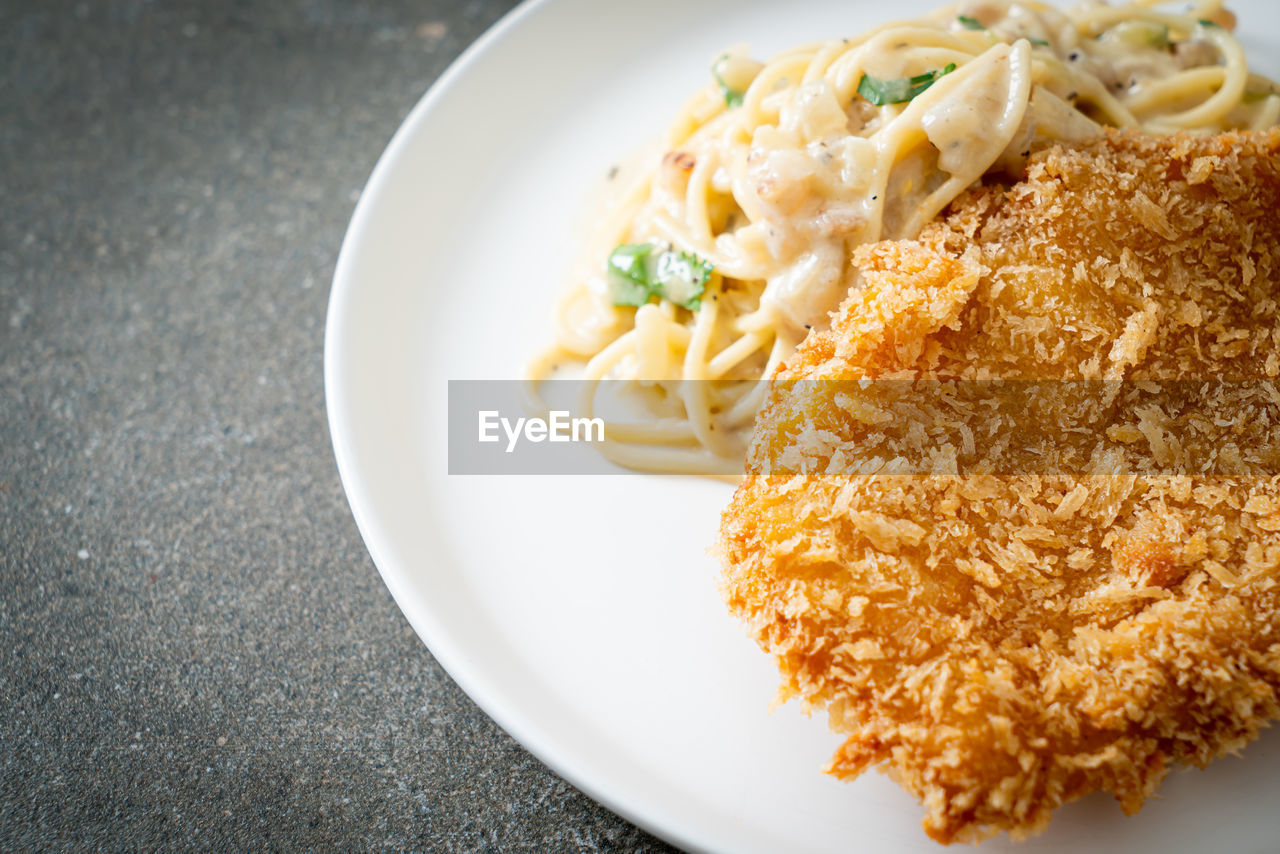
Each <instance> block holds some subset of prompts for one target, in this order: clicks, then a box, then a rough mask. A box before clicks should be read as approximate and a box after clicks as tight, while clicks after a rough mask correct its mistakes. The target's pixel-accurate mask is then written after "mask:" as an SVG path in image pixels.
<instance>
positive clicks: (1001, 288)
mask: <svg viewBox="0 0 1280 854" xmlns="http://www.w3.org/2000/svg"><path fill="white" fill-rule="evenodd" d="M1278 152H1280V132H1277V131H1270V132H1259V133H1251V134H1250V133H1233V134H1224V135H1220V136H1214V137H1204V136H1194V135H1178V136H1172V137H1161V138H1157V137H1148V136H1142V135H1138V134H1131V133H1118V132H1115V133H1108V135H1107V136H1105V137H1102V138H1099V139H1097V140H1095V141H1091V142H1087V143H1083V144H1077V145H1074V146H1064V147H1054V148H1050V149H1047V150H1044V151H1041V152H1039V153H1037V154H1035V155H1033V156H1032V157H1031V159H1030V161H1029V163H1028V166H1027V174H1026V176H1025V178H1024V180H1022V181H1021V182H1019V183H1017V184H1015V185H1013V186H1011V187H1008V188H985V189H980V190H976V191H973V192H971V193H969V194H968V195H966V196H965V197H963V198H961V199H960V200H958V201H957V202H956V203H954V204H953V205H952V207H951V208H950V210H949V212H948V213H947V214H946V215H945V216H944V217H943V218H942V219H941V220H940V221H938V222H937V223H935V224H933V225H932V226H930V227H929V228H928V229H926V231H925V232H924V233H923V234H921V235H920V237H919V239H918V240H916V241H901V242H894V243H880V244H876V245H874V246H869V247H864V248H862V249H860V250H858V252H857V254H856V258H855V263H856V264H857V265H858V266H859V267H860V268H861V271H862V276H863V279H864V281H865V287H863V288H862V289H861V290H859V291H857V292H855V293H853V294H851V295H850V296H849V298H848V299H847V301H846V302H845V303H844V305H843V306H842V307H841V310H840V311H839V312H838V314H837V315H836V316H835V317H834V320H833V323H832V326H831V328H830V330H828V331H824V332H817V331H815V332H814V333H811V334H810V336H809V337H808V339H806V341H805V342H804V344H803V345H802V346H801V348H800V349H799V351H798V352H797V353H796V354H795V356H794V357H793V358H792V359H791V360H789V362H788V363H787V365H786V366H785V368H784V370H783V371H782V373H781V375H780V379H782V380H820V381H825V380H871V379H877V380H878V379H885V378H908V379H910V378H928V377H960V378H976V379H981V378H1017V379H1037V380H1046V379H1048V380H1057V379H1065V380H1076V379H1080V380H1106V379H1115V378H1121V377H1123V378H1124V379H1125V380H1126V381H1132V380H1135V379H1137V380H1141V379H1142V378H1144V377H1148V378H1164V379H1169V378H1203V377H1224V376H1226V377H1231V378H1234V379H1241V380H1258V381H1263V380H1267V379H1268V378H1272V377H1275V376H1276V373H1277V368H1278V367H1280V364H1278V363H1277V359H1276V356H1275V354H1276V351H1277V349H1278V348H1280V347H1278V345H1280V308H1278V304H1277V291H1278V290H1280V216H1278V215H1277V211H1280V156H1278ZM844 385H847V384H841V385H839V386H837V384H834V383H832V384H830V385H829V386H822V385H814V386H808V387H806V388H807V391H806V392H805V393H803V394H801V393H798V392H797V391H796V390H797V389H798V388H799V386H797V385H796V384H789V383H786V382H783V383H778V384H776V386H775V390H774V393H773V395H772V397H771V399H770V402H769V404H768V407H767V409H766V410H765V412H764V413H763V414H762V416H761V418H760V419H759V420H758V422H757V428H756V431H757V432H756V435H755V439H754V442H753V445H752V449H751V451H750V456H749V468H748V470H749V472H751V473H750V474H748V476H747V478H746V479H745V481H744V482H743V483H742V485H741V486H740V487H739V489H738V490H737V492H736V494H735V495H734V498H733V501H732V503H731V504H730V506H729V508H728V509H727V510H726V512H725V514H724V518H723V522H722V529H721V538H720V544H719V551H720V554H721V559H722V562H723V565H724V576H723V591H724V595H725V598H726V601H727V603H728V605H729V607H730V609H731V610H732V612H733V613H734V614H736V615H738V616H739V617H740V618H741V619H742V620H743V621H744V622H745V624H746V626H747V627H748V629H749V630H750V632H751V633H752V634H753V635H754V636H755V638H756V639H757V640H758V641H759V643H760V644H761V646H762V647H763V648H764V649H765V650H767V651H768V652H770V653H772V654H773V655H774V656H775V657H776V659H777V662H778V666H779V669H780V671H781V675H782V687H781V690H780V696H781V697H794V698H799V699H800V700H801V701H802V702H803V703H805V704H806V705H808V706H812V707H824V708H825V709H826V710H827V713H828V715H829V719H830V724H831V726H832V728H833V729H834V730H835V731H836V732H838V733H840V734H842V735H843V736H844V737H845V741H844V743H843V745H842V746H841V747H840V749H839V750H838V751H837V752H836V754H835V756H833V757H832V759H831V761H830V763H829V765H828V766H827V770H828V771H829V772H830V773H832V774H835V775H836V776H839V777H842V778H851V777H855V776H857V775H859V774H861V773H862V772H863V771H865V770H867V769H869V768H873V767H875V768H879V769H881V770H883V771H885V772H886V773H888V774H889V775H890V776H892V777H893V778H894V779H895V780H897V781H898V782H899V783H900V784H901V785H902V786H903V787H905V788H906V789H907V790H908V791H910V792H912V793H913V794H915V795H916V796H917V797H918V798H919V799H920V801H921V803H922V804H923V805H924V808H925V810H926V817H925V819H924V828H925V830H926V831H927V832H928V834H929V835H930V836H931V837H933V838H934V839H936V840H937V841H939V842H943V843H949V842H953V841H971V840H977V839H981V838H984V837H986V836H989V835H992V834H994V833H998V832H1000V831H1005V832H1007V833H1008V834H1009V835H1010V836H1012V837H1014V838H1022V837H1026V836H1029V835H1031V834H1034V833H1038V832H1039V831H1041V830H1043V829H1044V828H1045V826H1046V825H1047V824H1048V822H1049V819H1050V816H1051V814H1052V812H1053V810H1054V809H1055V808H1056V807H1058V806H1060V805H1061V804H1063V803H1066V802H1068V801H1071V800H1073V799H1075V798H1079V797H1081V796H1083V795H1085V794H1088V793H1090V792H1093V791H1096V790H1105V791H1108V792H1110V793H1111V794H1113V795H1114V796H1115V797H1116V799H1117V800H1118V801H1119V802H1120V806H1121V808H1122V809H1123V810H1124V811H1125V812H1126V813H1133V812H1136V811H1137V810H1138V809H1139V808H1140V807H1141V806H1142V804H1143V802H1144V801H1145V800H1146V799H1147V798H1148V797H1150V796H1151V794H1152V793H1153V792H1154V791H1155V790H1156V787H1157V786H1158V785H1159V784H1160V782H1161V780H1162V779H1163V778H1164V777H1165V775H1166V774H1167V773H1168V772H1169V770H1170V768H1172V767H1173V766H1175V765H1177V764H1192V765H1199V766H1203V765H1204V764H1206V763H1208V762H1209V761H1211V760H1212V759H1214V758H1215V757H1218V756H1221V755H1222V754H1224V753H1226V752H1230V751H1235V750H1238V749H1239V748H1241V747H1242V746H1244V745H1245V744H1247V743H1248V742H1249V741H1251V740H1252V739H1254V738H1255V737H1256V736H1257V734H1258V731H1259V729H1260V728H1261V727H1263V726H1266V725H1267V723H1268V722H1269V721H1270V720H1272V719H1274V718H1276V717H1277V715H1278V714H1280V703H1278V697H1280V694H1278V691H1280V478H1277V477H1276V476H1274V475H1273V474H1270V473H1268V472H1266V471H1264V470H1263V468H1262V467H1261V466H1262V465H1263V463H1266V464H1267V465H1271V463H1273V462H1274V460H1271V458H1263V457H1256V456H1251V454H1254V452H1255V447H1254V445H1251V444H1250V443H1249V442H1245V441H1236V440H1235V439H1233V438H1232V436H1233V435H1234V434H1232V431H1233V430H1235V429H1237V428H1240V427H1241V423H1242V422H1245V421H1248V420H1250V419H1251V418H1253V417H1255V416H1253V415H1250V416H1248V417H1246V415H1245V414H1244V413H1242V411H1241V410H1239V409H1237V408H1236V405H1235V404H1234V403H1230V402H1229V403H1227V404H1222V405H1219V402H1216V401H1215V400H1206V401H1196V400H1194V399H1193V400H1192V401H1191V405H1192V406H1193V409H1194V407H1196V406H1198V407H1199V409H1198V410H1196V412H1195V413H1193V414H1196V415H1197V417H1199V418H1201V420H1202V421H1203V422H1204V423H1205V424H1206V425H1208V426H1206V427H1205V428H1204V429H1205V433H1204V435H1203V437H1202V438H1203V439H1204V442H1205V443H1207V444H1206V445H1205V447H1202V448H1199V449H1197V448H1196V447H1194V445H1195V442H1193V441H1192V440H1191V439H1189V438H1188V436H1186V435H1182V433H1181V432H1180V431H1179V430H1174V429H1171V428H1170V427H1169V426H1168V424H1167V423H1165V422H1164V421H1162V419H1161V418H1160V417H1158V415H1159V413H1155V412H1149V411H1146V410H1144V411H1143V412H1144V413H1145V414H1135V417H1134V418H1133V419H1131V420H1130V421H1124V422H1123V423H1120V422H1119V421H1117V422H1116V423H1115V424H1113V425H1112V426H1114V427H1115V428H1116V429H1115V430H1114V431H1108V433H1107V435H1106V436H1104V437H1102V438H1103V440H1104V445H1105V447H1104V448H1103V451H1102V453H1104V455H1111V456H1110V457H1107V459H1113V460H1120V461H1123V462H1124V463H1125V465H1124V466H1123V467H1120V468H1116V469H1114V471H1115V472H1117V473H1114V474H1109V475H1106V476H1085V475H1079V474H1075V475H1073V474H1036V473H1025V474H979V473H958V474H949V473H945V472H943V473H935V474H916V475H911V476H901V475H887V476H886V475H883V474H872V473H867V472H866V470H864V469H859V468H858V467H857V463H859V461H861V462H863V463H865V462H867V461H868V460H869V459H870V457H871V456H872V455H873V454H874V453H875V448H876V447H877V446H876V444H875V443H876V442H878V441H882V434H884V433H885V431H886V430H887V429H888V427H889V426H891V425H892V422H888V421H886V420H885V418H884V410H883V409H877V408H876V406H874V405H871V404H868V403H867V402H866V401H865V400H859V399H857V396H856V395H848V394H845V396H844V397H843V398H841V399H835V394H836V393H835V392H834V391H832V393H831V394H826V395H824V393H823V391H822V389H823V388H832V389H835V388H838V387H839V388H842V387H843V386H844ZM841 394H844V392H843V391H842V392H841ZM1271 405H1272V406H1273V407H1274V406H1275V404H1274V403H1273V404H1271ZM833 411H834V412H842V413H844V420H840V419H833V418H830V417H828V413H829V412H833ZM1276 411H1280V410H1276ZM1267 412H1272V414H1274V411H1271V410H1266V408H1265V406H1263V407H1261V408H1259V410H1258V413H1259V414H1257V416H1256V417H1266V416H1267ZM886 425H888V426H886ZM1056 429H1057V425H1055V424H1046V425H1045V426H1044V428H1043V430H1042V431H1040V433H1042V434H1043V435H1040V434H1035V433H1034V432H1033V433H1032V434H1029V435H1028V436H1027V437H1026V438H1027V441H1028V442H1030V443H1034V442H1036V441H1043V442H1045V443H1046V444H1045V445H1044V447H1046V448H1051V447H1054V446H1053V445H1052V444H1049V443H1051V442H1052V441H1055V437H1054V435H1053V434H1054V430H1056ZM1267 429H1270V428H1267ZM1113 433H1114V435H1112V434H1113ZM1258 435H1261V436H1262V437H1263V438H1264V439H1265V438H1266V435H1267V433H1266V431H1265V430H1264V432H1263V433H1261V434H1258ZM955 436H956V438H955V443H954V448H953V449H952V451H951V452H950V453H951V454H952V457H953V458H954V459H962V458H963V457H964V455H965V454H966V453H970V451H969V450H968V449H970V448H972V447H973V437H972V436H971V435H970V436H968V437H966V436H965V435H964V434H963V433H962V432H957V433H956V434H955ZM877 437H881V438H877ZM910 438H911V437H909V436H907V437H901V439H902V441H903V442H907V441H908V440H910ZM883 441H887V440H883ZM1215 442H1216V444H1217V445H1218V446H1223V447H1214V446H1213V443H1215ZM1254 444H1256V442H1255V443H1254ZM1226 446H1229V447H1226ZM1193 452H1200V453H1205V452H1209V453H1214V454H1219V456H1218V457H1215V459H1217V460H1219V462H1221V463H1222V464H1224V465H1225V464H1227V463H1230V462H1232V461H1235V462H1238V463H1239V465H1241V466H1244V468H1243V469H1242V471H1245V472H1249V473H1246V474H1240V475H1220V474H1215V475H1211V476H1206V475H1198V474H1195V473H1186V472H1168V471H1165V470H1163V469H1160V468H1157V469H1154V470H1153V473H1140V472H1145V470H1144V469H1143V468H1142V464H1143V463H1144V462H1145V463H1151V464H1152V465H1156V463H1159V465H1160V466H1165V465H1172V464H1176V463H1177V462H1178V461H1179V460H1180V459H1182V458H1183V457H1184V456H1185V455H1188V454H1191V453H1193ZM1156 457H1161V458H1162V459H1160V460H1156ZM788 460H791V462H793V463H794V462H795V461H797V460H798V461H800V462H801V463H802V465H801V466H794V465H791V464H789V463H788ZM833 461H834V462H833ZM1251 461H1252V462H1251ZM873 462H874V464H875V465H881V464H882V463H885V461H884V460H879V459H878V458H877V459H876V460H875V461H873ZM943 462H944V463H945V460H944V461H943ZM1254 463H1257V466H1256V467H1255V468H1249V466H1250V465H1253V464H1254ZM885 464H887V463H885ZM1228 470H1230V469H1228ZM1277 470H1280V469H1276V468H1274V467H1273V468H1271V469H1270V471H1271V472H1274V471H1277ZM810 471H812V472H831V471H836V472H840V473H838V474H806V473H803V472H810ZM957 471H960V470H959V469H957ZM761 472H774V473H773V474H762V473H761ZM796 472H801V473H796Z"/></svg>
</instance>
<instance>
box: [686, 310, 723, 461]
mask: <svg viewBox="0 0 1280 854" xmlns="http://www.w3.org/2000/svg"><path fill="white" fill-rule="evenodd" d="M708 289H709V290H710V287H709V288H708ZM710 296H714V293H712V294H710V295H704V298H703V303H702V308H701V309H700V310H699V311H698V315H697V318H696V319H695V321H694V327H693V338H692V339H691V340H690V341H689V349H688V350H687V351H686V353H685V361H684V378H683V379H684V381H683V382H682V383H681V384H680V397H681V399H682V400H683V401H684V408H685V414H686V415H687V416H688V418H689V423H690V424H691V425H692V426H693V433H694V435H695V436H697V438H698V442H699V443H701V444H702V446H703V447H704V448H710V449H711V450H712V451H714V452H716V453H721V454H724V453H729V448H728V447H727V441H726V437H725V436H724V435H723V433H721V434H719V435H717V434H716V433H715V426H714V425H713V424H712V422H711V412H710V410H709V407H708V406H707V376H706V370H705V369H706V362H707V348H708V346H709V345H710V342H711V331H712V328H713V327H714V326H715V322H716V315H717V313H718V305H717V301H716V300H714V299H710Z"/></svg>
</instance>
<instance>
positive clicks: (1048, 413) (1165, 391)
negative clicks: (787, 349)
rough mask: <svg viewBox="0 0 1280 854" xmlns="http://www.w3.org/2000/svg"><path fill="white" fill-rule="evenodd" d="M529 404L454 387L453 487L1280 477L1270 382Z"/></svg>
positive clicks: (1055, 383)
mask: <svg viewBox="0 0 1280 854" xmlns="http://www.w3.org/2000/svg"><path fill="white" fill-rule="evenodd" d="M753 389H754V390H755V392H756V393H755V394H752V391H753ZM531 391H532V390H531V387H530V386H528V385H527V384H526V383H524V382H520V381H451V382H450V383H449V472H450V474H536V475H554V474H574V475H579V474H619V473H625V472H626V471H627V470H628V469H627V468H624V467H622V466H620V465H619V464H618V462H616V461H621V463H622V464H623V466H627V465H633V464H634V461H636V460H640V461H643V462H644V464H643V465H641V466H640V467H642V468H648V469H657V470H662V469H663V468H664V466H663V465H662V461H664V460H673V461H676V462H677V463H678V462H680V461H681V460H686V459H689V460H694V459H696V460H698V461H700V463H705V464H706V465H705V467H706V468H707V470H708V471H709V472H710V473H717V474H742V473H743V472H744V471H746V472H750V473H761V474H774V475H793V474H823V475H868V474H895V475H921V474H931V475H948V474H955V475H961V474H995V475H1022V474H1044V475H1127V474H1143V475H1254V476H1271V475H1275V474H1280V390H1277V387H1276V384H1275V383H1274V382H1272V381H1271V380H1224V379H1211V380H1149V379H1143V380H1124V381H1102V380H1096V381H1095V380H1034V381H1031V380H952V381H942V380H877V381H857V380H849V381H830V380H798V381H774V382H772V383H768V384H751V383H738V384H732V383H724V382H710V381H708V382H702V383H695V382H690V381H671V382H666V383H653V382H636V381H625V380H607V381H601V382H597V383H589V382H585V381H579V380H556V381H550V382H544V383H541V384H540V385H539V386H538V388H537V393H536V394H534V393H531ZM689 413H693V414H694V417H693V418H690V417H689ZM695 422H697V423H696V424H695ZM748 442H750V443H751V450H750V452H749V453H746V454H745V455H744V453H743V452H744V449H745V448H746V447H747V444H748ZM744 457H745V458H744ZM654 460H657V461H658V464H656V465H654V464H651V463H653V461H654ZM670 468H672V469H678V468H680V466H679V465H675V464H673V465H672V466H670Z"/></svg>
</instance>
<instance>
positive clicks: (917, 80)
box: [858, 62, 956, 107]
mask: <svg viewBox="0 0 1280 854" xmlns="http://www.w3.org/2000/svg"><path fill="white" fill-rule="evenodd" d="M955 70H956V64H955V63H954V62H948V63H947V65H946V67H945V68H942V69H941V70H935V71H926V72H925V73H924V74H917V75H916V76H915V77H898V78H896V79H894V80H881V79H880V78H878V77H872V76H871V75H870V74H863V75H862V79H861V80H859V81H858V94H859V95H861V96H862V97H863V98H866V99H867V100H868V101H870V102H871V103H872V104H875V105H876V106H877V107H883V106H884V105H885V104H902V103H905V102H906V101H910V100H911V99H912V98H914V97H915V96H917V95H919V94H920V93H921V92H923V91H924V90H925V89H928V88H929V87H930V86H932V85H933V84H934V83H936V82H937V81H938V78H940V77H943V76H944V75H947V74H950V73H951V72H953V71H955Z"/></svg>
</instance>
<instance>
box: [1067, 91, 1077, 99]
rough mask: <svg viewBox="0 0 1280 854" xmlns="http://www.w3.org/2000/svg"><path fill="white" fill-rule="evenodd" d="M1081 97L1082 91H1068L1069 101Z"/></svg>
mask: <svg viewBox="0 0 1280 854" xmlns="http://www.w3.org/2000/svg"><path fill="white" fill-rule="evenodd" d="M1079 97H1080V93H1079V92H1068V93H1067V100H1068V101H1074V100H1075V99H1076V98H1079Z"/></svg>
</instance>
